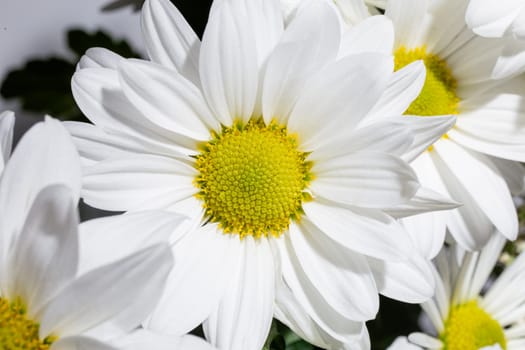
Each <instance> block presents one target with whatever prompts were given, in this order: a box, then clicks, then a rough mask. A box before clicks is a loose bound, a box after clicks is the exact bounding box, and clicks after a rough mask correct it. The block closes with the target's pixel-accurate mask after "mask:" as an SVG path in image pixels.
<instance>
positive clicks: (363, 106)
mask: <svg viewBox="0 0 525 350" xmlns="http://www.w3.org/2000/svg"><path fill="white" fill-rule="evenodd" d="M392 71H393V61H392V57H388V56H385V55H381V54H372V53H365V54H359V55H352V56H349V57H347V58H344V59H341V60H339V61H337V62H335V63H332V64H330V65H328V66H327V67H325V68H324V69H322V70H321V71H319V72H318V73H317V74H316V75H315V76H314V77H312V78H311V79H310V80H308V82H307V83H306V86H305V88H304V91H303V93H302V95H301V97H300V98H299V100H298V101H297V104H296V105H295V107H294V109H293V111H292V113H291V115H290V119H289V120H288V130H289V131H290V132H292V133H293V132H296V133H297V134H298V137H299V140H300V143H301V148H302V149H304V150H306V151H312V150H315V149H316V148H317V147H319V146H320V145H322V144H323V143H328V142H329V141H330V139H331V138H334V137H335V138H337V136H338V135H340V134H347V133H348V132H349V130H352V129H353V128H355V126H356V125H357V124H358V123H359V122H360V121H361V120H362V119H363V118H364V117H365V115H366V114H367V113H368V112H369V111H370V109H371V108H372V107H373V106H374V105H375V104H376V102H377V101H378V99H379V97H380V96H381V95H382V94H383V92H384V90H385V88H386V86H387V84H388V81H389V79H390V76H391V74H392ZM321 121H322V122H321Z"/></svg>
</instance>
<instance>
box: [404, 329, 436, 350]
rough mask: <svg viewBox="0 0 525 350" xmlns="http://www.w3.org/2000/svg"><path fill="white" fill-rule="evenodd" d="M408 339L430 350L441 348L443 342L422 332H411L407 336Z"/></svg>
mask: <svg viewBox="0 0 525 350" xmlns="http://www.w3.org/2000/svg"><path fill="white" fill-rule="evenodd" d="M408 340H410V341H411V342H412V343H415V344H417V345H421V346H423V347H425V348H428V349H430V350H434V349H442V348H443V343H442V342H441V341H440V340H438V339H436V338H434V337H431V336H429V335H426V334H424V333H412V334H410V335H409V336H408Z"/></svg>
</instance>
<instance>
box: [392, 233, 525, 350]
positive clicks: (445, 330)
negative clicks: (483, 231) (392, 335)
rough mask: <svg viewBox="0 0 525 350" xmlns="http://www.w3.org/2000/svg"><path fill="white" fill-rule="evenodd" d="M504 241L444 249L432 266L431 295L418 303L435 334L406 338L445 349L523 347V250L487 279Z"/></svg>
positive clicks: (497, 238) (494, 239)
mask: <svg viewBox="0 0 525 350" xmlns="http://www.w3.org/2000/svg"><path fill="white" fill-rule="evenodd" d="M505 242H506V240H505V239H504V238H503V237H502V236H500V235H494V236H493V237H492V238H491V239H490V240H489V242H488V244H487V245H486V246H485V247H484V248H483V249H482V250H481V251H479V252H468V251H465V250H463V249H461V248H460V247H459V246H457V245H454V246H451V247H445V248H443V250H442V251H441V252H440V254H439V255H438V256H437V257H436V259H435V268H434V269H433V274H434V276H435V278H436V282H437V283H436V294H435V296H434V297H433V298H432V299H431V300H429V301H427V302H425V303H423V304H421V306H422V308H423V310H424V311H425V313H426V314H427V315H428V317H429V318H430V320H431V322H432V325H433V327H434V328H435V334H433V335H428V334H425V333H413V334H411V335H410V336H409V340H410V342H412V343H415V344H418V345H419V346H421V347H423V348H425V349H447V350H478V349H486V350H488V349H498V348H501V349H503V350H520V349H523V348H524V347H525V327H524V324H523V318H524V317H525V293H524V286H525V254H523V253H522V254H520V256H519V257H518V258H517V259H516V260H515V261H514V262H513V263H512V264H511V265H510V266H508V267H506V268H505V270H504V271H503V272H502V273H501V275H500V276H499V277H498V278H497V279H496V280H494V281H492V280H489V276H490V274H491V272H492V270H493V268H494V266H495V264H496V262H497V261H498V258H499V256H500V253H501V250H502V248H503V246H504V244H505ZM488 280H489V281H488ZM396 349H397V348H396ZM400 349H402V348H400Z"/></svg>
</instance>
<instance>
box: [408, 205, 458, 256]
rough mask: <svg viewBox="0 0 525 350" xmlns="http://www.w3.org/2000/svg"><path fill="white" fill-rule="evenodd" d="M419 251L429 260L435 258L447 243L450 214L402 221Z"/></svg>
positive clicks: (421, 215) (438, 213)
mask: <svg viewBox="0 0 525 350" xmlns="http://www.w3.org/2000/svg"><path fill="white" fill-rule="evenodd" d="M401 222H402V224H403V227H405V228H406V230H407V232H408V233H409V234H410V236H411V237H412V241H413V242H414V245H415V246H416V248H417V250H418V251H419V252H420V253H421V254H422V255H423V256H424V257H426V258H427V259H432V258H434V257H435V256H436V255H437V254H438V253H439V251H440V249H441V247H442V246H443V242H444V241H445V233H446V231H447V222H448V213H440V212H432V213H424V214H419V215H414V216H410V217H406V218H403V219H401Z"/></svg>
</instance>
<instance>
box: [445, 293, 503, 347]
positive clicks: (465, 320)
mask: <svg viewBox="0 0 525 350" xmlns="http://www.w3.org/2000/svg"><path fill="white" fill-rule="evenodd" d="M440 338H441V340H442V341H443V343H444V344H445V346H444V348H443V349H444V350H478V349H480V348H482V347H484V346H489V345H495V344H499V345H500V346H501V348H502V349H503V350H506V349H507V343H506V341H505V334H504V333H503V328H502V327H501V325H500V324H499V323H498V321H496V320H494V319H493V318H492V317H491V316H490V315H489V314H488V313H487V312H486V311H485V310H483V309H482V308H480V307H479V306H478V303H477V302H476V301H475V300H474V301H470V302H468V303H465V304H461V305H457V306H455V307H453V308H452V309H451V310H450V313H449V316H448V319H447V320H446V321H445V330H444V331H443V333H441V335H440Z"/></svg>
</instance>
